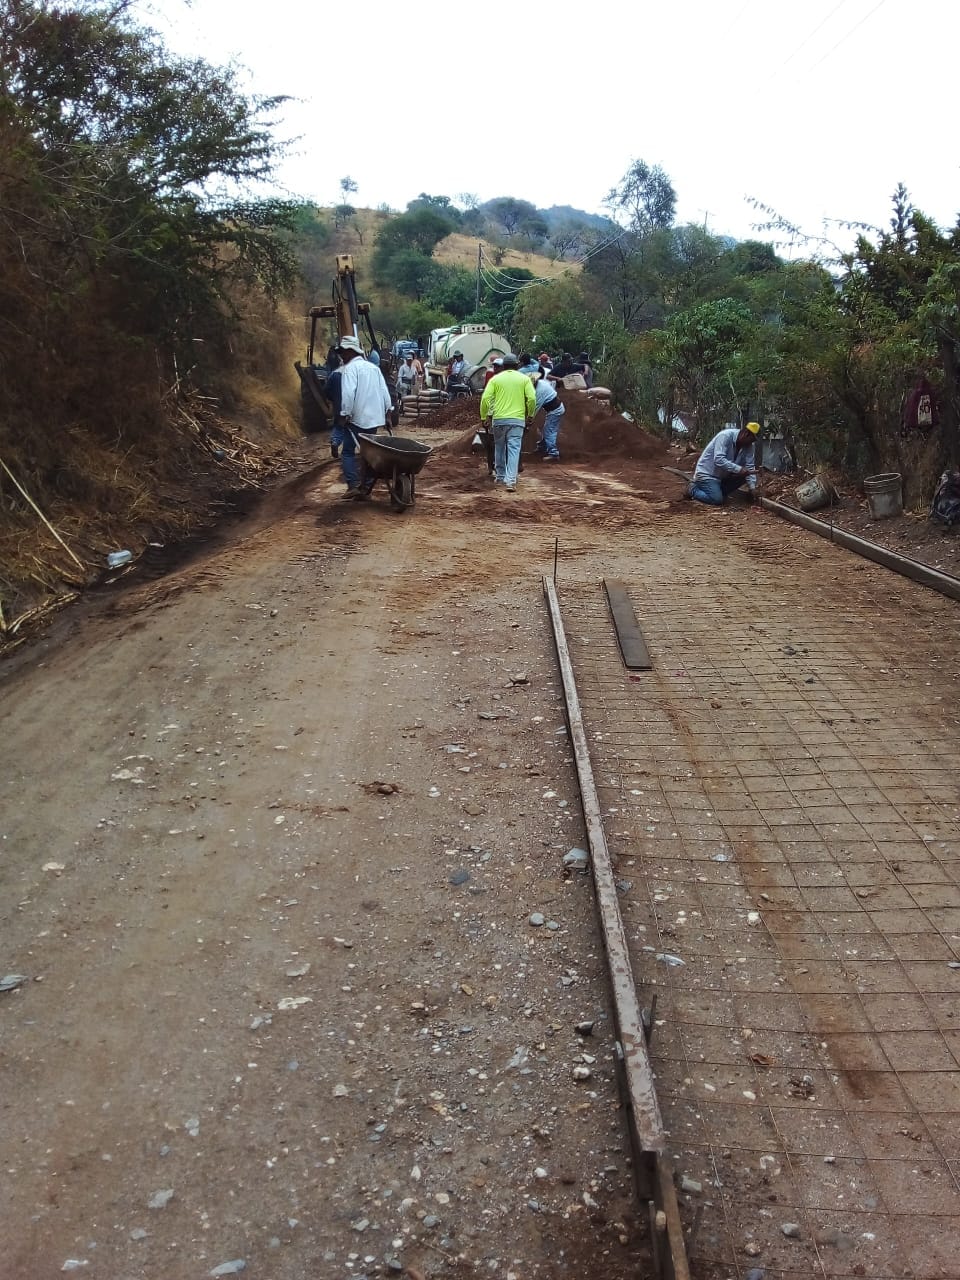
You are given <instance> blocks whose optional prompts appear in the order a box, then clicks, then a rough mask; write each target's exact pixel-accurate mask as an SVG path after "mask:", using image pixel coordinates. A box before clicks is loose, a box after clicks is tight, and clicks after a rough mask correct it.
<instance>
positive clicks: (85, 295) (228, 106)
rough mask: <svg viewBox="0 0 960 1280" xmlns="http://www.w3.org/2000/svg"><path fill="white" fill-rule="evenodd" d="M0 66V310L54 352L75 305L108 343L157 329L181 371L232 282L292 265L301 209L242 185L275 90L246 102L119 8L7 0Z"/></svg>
mask: <svg viewBox="0 0 960 1280" xmlns="http://www.w3.org/2000/svg"><path fill="white" fill-rule="evenodd" d="M0 67H2V72H0V122H2V133H0V139H2V145H3V147H4V153H5V154H4V161H5V163H4V164H3V166H2V168H3V170H4V181H3V186H2V192H0V218H2V220H3V222H4V224H5V228H6V233H7V234H6V237H5V240H6V246H9V248H10V249H12V255H11V254H10V253H9V250H8V249H6V248H0V255H2V258H0V278H4V277H6V278H7V279H8V280H9V281H11V282H13V281H14V280H16V279H17V278H18V277H22V285H23V291H22V292H19V293H18V295H17V297H16V301H15V302H14V299H12V298H7V297H2V296H0V310H2V311H3V312H4V313H6V314H12V313H13V312H12V311H10V310H8V306H7V303H8V302H14V306H13V311H16V312H17V313H19V316H20V328H21V330H23V331H30V329H31V326H32V325H33V324H34V323H35V324H36V325H37V326H38V329H37V330H34V337H35V339H36V340H37V342H38V343H39V345H40V347H41V348H43V349H44V350H48V349H49V344H48V343H47V342H46V341H45V340H44V339H42V338H40V336H39V331H40V330H45V329H46V328H47V326H48V325H49V324H50V323H51V322H52V323H53V325H54V331H55V332H57V333H58V334H59V337H58V339H57V340H56V348H59V344H60V342H61V341H63V337H64V335H65V333H66V332H67V330H65V329H64V328H63V315H67V316H68V317H70V319H69V320H68V322H67V323H68V327H69V325H70V324H75V323H79V316H78V315H77V314H75V313H74V310H73V309H74V307H75V306H76V305H77V304H78V303H79V302H81V301H82V307H83V309H84V312H85V314H86V316H87V318H88V319H89V320H90V321H91V322H94V319H95V317H97V316H99V323H98V327H97V333H98V341H99V342H101V343H105V342H106V341H107V334H108V331H112V332H115V334H116V336H117V342H118V344H122V343H123V342H124V340H127V341H130V342H133V343H136V342H138V341H142V340H143V339H145V338H148V339H153V340H156V341H158V342H159V343H160V344H161V346H162V348H163V354H164V356H165V357H172V356H173V355H174V353H175V352H177V351H178V350H179V353H180V355H181V356H184V357H186V356H187V355H189V362H188V365H187V366H186V367H189V366H190V365H193V364H194V363H195V362H196V360H197V359H198V355H199V356H200V357H202V354H203V351H210V348H209V347H207V348H201V347H199V346H198V345H197V343H198V340H203V339H205V340H206V341H207V342H209V341H210V339H211V338H213V337H214V336H216V337H218V338H223V339H224V340H226V338H227V332H226V330H227V326H226V324H225V322H224V309H225V308H226V307H228V306H229V305H230V304H231V299H232V298H233V297H235V296H236V288H237V287H238V286H240V287H253V288H266V289H268V290H270V291H271V292H273V293H276V292H279V291H280V290H281V289H283V288H285V287H286V286H287V285H288V283H289V281H290V280H291V278H292V272H293V270H294V261H293V258H292V256H291V253H290V248H289V243H288V242H285V241H284V240H282V239H281V238H280V237H279V236H278V235H277V234H276V233H277V231H278V230H282V229H283V228H289V227H290V226H292V225H293V222H294V220H295V216H296V209H297V206H296V205H294V204H293V203H291V202H286V201H278V200H255V199H252V198H250V196H249V195H248V194H247V193H246V189H245V188H246V186H247V185H248V184H249V183H251V182H254V181H256V180H259V179H262V178H265V177H267V176H268V175H269V174H270V172H271V170H272V167H273V165H274V163H275V160H276V158H277V156H278V146H277V144H276V142H275V141H274V139H273V137H272V133H271V127H270V122H271V119H272V116H273V113H274V111H275V109H276V108H277V107H278V105H279V104H280V103H281V102H282V101H283V99H281V98H247V97H245V96H244V95H243V94H242V93H241V92H240V90H239V88H238V87H237V83H236V78H235V75H234V73H233V72H232V71H230V70H223V69H220V68H216V67H213V66H211V65H209V64H208V63H206V62H204V61H203V60H202V59H182V58H176V57H173V56H172V55H170V54H169V52H168V51H167V50H166V49H165V48H164V47H163V45H162V43H161V42H160V40H159V37H157V36H156V34H155V33H153V32H151V31H149V30H147V29H145V28H143V27H140V26H139V25H138V24H137V23H136V22H135V21H133V19H132V18H131V17H130V16H129V13H128V11H127V9H126V6H124V5H122V4H121V5H119V6H115V7H106V6H101V5H99V4H96V3H89V4H87V3H83V2H82V0H81V2H80V3H76V4H74V5H72V6H65V7H63V8H53V7H51V6H48V5H47V4H45V3H43V0H9V2H8V4H7V5H6V7H5V10H4V13H3V17H2V18H0ZM224 191H230V192H232V193H234V194H232V195H224V194H223V192H224ZM8 267H9V274H8V271H7V268H8ZM24 272H25V273H26V276H23V273H24ZM28 277H29V278H30V279H33V280H34V281H35V282H36V286H35V288H36V289H39V294H38V295H37V296H36V297H35V298H33V299H32V301H31V293H30V284H29V279H28ZM12 287H13V288H14V290H15V292H16V291H17V290H18V288H19V286H18V285H15V284H13V285H12ZM33 306H35V307H36V312H35V313H34V314H31V315H30V316H29V317H28V316H27V315H26V313H25V308H27V309H28V310H29V309H30V308H31V307H33ZM58 311H59V312H60V313H61V314H60V316H59V317H58V318H55V314H56V312H58ZM56 348H55V349H56ZM3 354H5V355H6V356H7V357H8V358H9V351H7V352H6V353H3ZM78 372H79V371H78ZM93 376H96V374H95V373H94V374H93ZM64 378H65V375H64V374H63V373H61V375H60V381H61V383H63V381H64Z"/></svg>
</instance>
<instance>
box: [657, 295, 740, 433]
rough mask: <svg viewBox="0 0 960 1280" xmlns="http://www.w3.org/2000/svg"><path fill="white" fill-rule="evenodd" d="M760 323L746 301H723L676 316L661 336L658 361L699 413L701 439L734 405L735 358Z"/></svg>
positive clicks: (707, 304) (692, 409)
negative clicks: (730, 406)
mask: <svg viewBox="0 0 960 1280" xmlns="http://www.w3.org/2000/svg"><path fill="white" fill-rule="evenodd" d="M756 323H757V322H756V321H755V319H754V317H753V316H752V315H751V314H750V311H749V309H748V308H747V307H746V306H745V305H744V304H743V303H742V302H738V301H737V300H736V299H734V298H720V299H718V300H717V301H716V302H701V303H700V304H699V305H697V306H695V307H692V308H690V310H688V311H681V312H678V313H677V314H676V315H674V316H672V317H671V319H670V320H669V321H668V322H667V324H666V326H665V327H664V329H663V331H662V333H661V334H660V337H659V353H658V354H659V363H660V365H661V367H662V368H663V369H664V371H665V373H666V375H667V377H668V379H669V380H670V381H671V382H672V383H674V384H675V385H676V386H677V387H679V388H680V390H681V392H682V393H683V395H684V398H685V400H686V404H687V407H688V408H689V409H690V410H691V411H692V412H693V413H694V414H695V415H696V419H697V432H698V434H699V435H700V436H701V437H705V436H706V435H707V434H709V433H710V432H711V431H712V430H713V428H714V427H715V426H716V425H717V418H718V417H719V416H720V415H722V414H723V413H724V411H725V408H726V406H727V405H728V404H729V402H730V399H731V396H732V393H733V388H732V386H731V385H730V384H731V383H732V374H733V359H734V357H735V356H736V355H737V353H738V352H739V351H740V350H741V348H743V346H744V345H745V343H746V342H747V340H748V338H749V337H750V335H751V331H752V330H753V329H754V328H755V327H756Z"/></svg>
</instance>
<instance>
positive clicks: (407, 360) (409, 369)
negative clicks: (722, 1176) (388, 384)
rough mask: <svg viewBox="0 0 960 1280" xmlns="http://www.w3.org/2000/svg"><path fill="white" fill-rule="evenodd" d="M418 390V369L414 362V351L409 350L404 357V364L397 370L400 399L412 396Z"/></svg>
mask: <svg viewBox="0 0 960 1280" xmlns="http://www.w3.org/2000/svg"><path fill="white" fill-rule="evenodd" d="M416 390H417V370H416V366H415V365H414V363H413V352H412V351H408V352H407V354H406V355H405V356H404V357H403V364H402V365H401V366H400V368H399V369H398V370H397V391H398V392H399V393H400V399H401V400H403V399H404V398H405V397H406V396H412V395H413V394H414V392H415V391H416Z"/></svg>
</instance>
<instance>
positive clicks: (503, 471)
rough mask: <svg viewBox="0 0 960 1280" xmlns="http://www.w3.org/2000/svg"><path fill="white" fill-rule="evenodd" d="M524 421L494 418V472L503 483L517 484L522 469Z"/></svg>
mask: <svg viewBox="0 0 960 1280" xmlns="http://www.w3.org/2000/svg"><path fill="white" fill-rule="evenodd" d="M522 444H523V423H522V422H517V421H516V419H515V418H494V420H493V473H494V475H495V476H496V478H497V479H498V480H499V481H501V483H503V484H509V485H515V484H516V483H517V472H518V471H519V469H520V446H521V445H522Z"/></svg>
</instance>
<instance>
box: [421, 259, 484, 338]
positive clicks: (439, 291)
mask: <svg viewBox="0 0 960 1280" xmlns="http://www.w3.org/2000/svg"><path fill="white" fill-rule="evenodd" d="M436 266H437V272H436V276H435V278H434V283H433V285H432V286H431V288H430V292H429V296H428V301H429V302H430V303H431V304H433V305H434V306H436V307H439V308H440V309H441V310H443V311H445V312H448V313H449V314H450V315H452V316H454V318H455V319H457V320H463V319H465V317H466V316H468V315H469V314H470V313H471V312H472V311H473V308H474V306H475V304H476V291H477V280H476V275H475V274H474V272H472V271H468V270H467V269H466V267H458V266H449V267H448V266H443V265H442V264H439V263H437V264H436ZM434 327H437V326H434Z"/></svg>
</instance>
